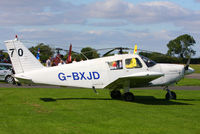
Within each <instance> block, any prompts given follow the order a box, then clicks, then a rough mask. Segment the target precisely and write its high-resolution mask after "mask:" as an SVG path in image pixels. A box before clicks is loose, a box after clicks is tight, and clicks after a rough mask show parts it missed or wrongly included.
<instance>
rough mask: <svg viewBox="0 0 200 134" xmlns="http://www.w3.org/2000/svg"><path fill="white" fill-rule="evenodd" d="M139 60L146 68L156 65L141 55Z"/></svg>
mask: <svg viewBox="0 0 200 134" xmlns="http://www.w3.org/2000/svg"><path fill="white" fill-rule="evenodd" d="M140 57H141V59H142V60H143V61H144V63H145V64H146V65H147V67H152V66H154V65H156V64H157V63H156V62H155V61H153V60H151V59H149V58H147V57H144V56H142V55H140Z"/></svg>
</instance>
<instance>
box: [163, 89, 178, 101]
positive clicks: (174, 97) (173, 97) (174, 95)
mask: <svg viewBox="0 0 200 134" xmlns="http://www.w3.org/2000/svg"><path fill="white" fill-rule="evenodd" d="M171 95H172V96H171V98H170V95H169V92H167V94H166V95H165V99H166V100H170V99H173V100H176V93H175V92H173V91H171Z"/></svg>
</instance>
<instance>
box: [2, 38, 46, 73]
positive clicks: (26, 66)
mask: <svg viewBox="0 0 200 134" xmlns="http://www.w3.org/2000/svg"><path fill="white" fill-rule="evenodd" d="M5 45H6V48H7V50H8V54H9V56H10V59H11V62H12V65H13V68H14V70H15V73H16V74H18V73H24V72H29V71H33V70H37V69H42V68H43V67H44V66H43V65H42V64H41V63H40V62H39V61H38V60H37V59H36V58H35V56H34V55H33V54H32V53H31V52H30V51H29V50H28V49H27V48H26V47H25V46H24V45H23V43H22V42H21V41H19V40H18V39H17V38H16V39H14V40H8V41H5Z"/></svg>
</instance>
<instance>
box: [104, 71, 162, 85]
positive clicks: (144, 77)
mask: <svg viewBox="0 0 200 134" xmlns="http://www.w3.org/2000/svg"><path fill="white" fill-rule="evenodd" d="M161 76H164V74H163V73H160V72H150V71H147V72H140V73H135V74H131V75H127V76H123V77H120V78H118V79H117V80H115V81H113V82H112V83H110V84H109V85H107V86H106V87H105V88H108V89H119V88H123V87H124V85H125V84H126V83H127V81H128V82H129V86H130V88H135V87H145V86H151V81H153V80H155V79H157V78H159V77H161Z"/></svg>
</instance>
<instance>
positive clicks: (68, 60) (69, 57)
mask: <svg viewBox="0 0 200 134" xmlns="http://www.w3.org/2000/svg"><path fill="white" fill-rule="evenodd" d="M71 53H72V44H70V46H69V53H68V57H67V63H72V56H71Z"/></svg>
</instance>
